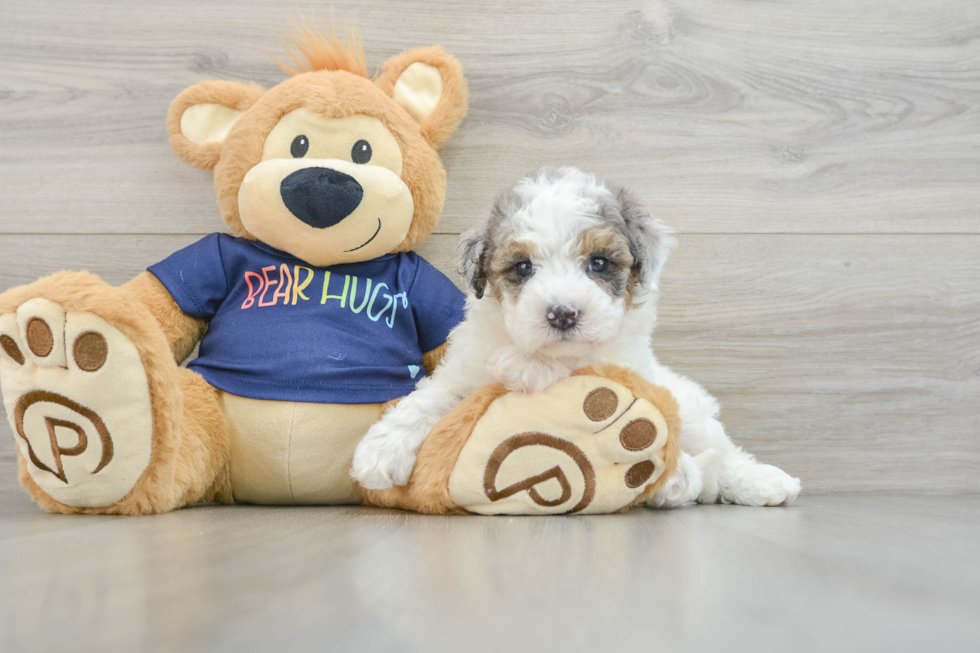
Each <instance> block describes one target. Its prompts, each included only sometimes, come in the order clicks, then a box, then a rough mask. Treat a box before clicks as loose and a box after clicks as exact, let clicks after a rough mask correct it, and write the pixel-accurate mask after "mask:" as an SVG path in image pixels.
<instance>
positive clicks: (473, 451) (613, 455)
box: [449, 375, 670, 515]
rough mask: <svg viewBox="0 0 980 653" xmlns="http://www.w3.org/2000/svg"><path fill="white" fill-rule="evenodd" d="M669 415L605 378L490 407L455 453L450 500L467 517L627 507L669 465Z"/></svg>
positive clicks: (579, 379)
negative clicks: (666, 416)
mask: <svg viewBox="0 0 980 653" xmlns="http://www.w3.org/2000/svg"><path fill="white" fill-rule="evenodd" d="M669 435H670V433H669V427H668V425H667V419H666V418H665V416H664V414H663V413H662V412H661V410H660V409H659V408H657V406H655V405H654V404H653V403H651V402H650V401H648V400H647V399H644V398H641V397H637V396H635V395H634V394H633V392H632V391H631V390H630V389H629V388H627V387H626V386H624V385H622V384H620V383H617V382H615V381H613V380H611V379H608V378H605V377H601V376H591V375H581V376H573V377H570V378H568V379H566V380H564V381H561V382H559V383H556V384H555V385H553V386H551V387H549V388H547V389H546V390H545V391H544V392H543V393H541V394H538V395H527V394H519V393H511V394H508V395H505V396H503V397H501V398H500V399H498V400H497V401H495V402H494V403H493V404H492V405H491V406H490V408H489V409H488V410H487V413H486V415H484V417H483V418H482V419H481V420H480V422H479V423H478V424H477V426H476V428H475V429H474V430H473V434H472V435H471V436H470V438H469V440H468V441H467V443H466V445H465V446H464V447H463V450H462V451H461V452H460V455H459V458H458V459H457V461H456V466H455V467H454V469H453V472H452V475H451V476H450V479H449V495H450V497H451V498H452V500H453V502H454V503H455V504H456V505H459V506H461V507H463V508H465V509H466V510H467V511H469V512H475V513H479V514H484V515H497V514H511V515H512V514H575V513H582V514H589V513H608V512H615V511H617V510H620V509H622V508H625V507H628V506H630V505H632V504H633V503H634V502H636V500H637V499H638V498H639V497H640V496H641V495H643V494H644V493H645V492H646V491H647V489H648V488H650V487H652V486H656V485H657V481H659V480H660V479H661V478H662V477H663V478H664V479H666V478H669V476H664V471H665V470H666V468H667V463H668V460H667V451H666V446H667V442H668V439H669Z"/></svg>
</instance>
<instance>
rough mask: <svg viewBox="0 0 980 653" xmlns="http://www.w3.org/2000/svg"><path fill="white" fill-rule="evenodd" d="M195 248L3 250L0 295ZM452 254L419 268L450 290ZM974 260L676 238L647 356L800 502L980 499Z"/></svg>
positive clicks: (890, 241) (896, 250)
mask: <svg viewBox="0 0 980 653" xmlns="http://www.w3.org/2000/svg"><path fill="white" fill-rule="evenodd" d="M196 238H197V236H81V237H79V236H50V235H45V236H8V237H6V238H4V239H3V241H2V242H0V260H2V261H4V267H3V270H2V274H0V287H9V286H12V285H17V284H21V283H27V282H29V281H31V280H33V279H35V278H37V277H38V276H41V275H44V274H48V273H50V272H54V271H57V270H59V269H63V268H70V269H90V270H92V271H94V272H96V273H98V274H100V275H102V276H103V278H104V279H105V280H106V281H108V282H110V283H122V282H124V281H126V280H127V279H128V278H130V277H132V276H133V275H135V274H136V273H138V272H139V271H140V270H142V269H144V268H145V267H146V266H147V265H150V264H152V263H154V262H156V261H157V260H159V259H161V258H163V257H165V256H166V255H168V254H169V253H171V252H173V251H174V250H176V249H178V248H179V247H182V246H184V245H186V244H188V243H190V242H192V241H193V240H195V239H196ZM454 245H455V237H453V236H448V235H441V236H434V237H432V238H430V239H429V240H428V241H427V242H426V243H424V244H423V246H422V248H421V249H420V252H421V253H422V254H423V256H426V257H427V258H428V259H429V260H430V261H432V262H433V263H434V264H436V265H437V266H439V267H440V268H441V269H442V270H444V271H445V272H447V274H449V275H450V277H452V278H456V277H455V274H454V272H453V269H452V268H453V263H452V256H453V248H454ZM978 252H980V236H969V237H964V236H949V235H934V236H918V235H894V236H865V235H852V236H832V235H824V236H816V235H733V236H719V235H710V234H705V235H682V236H681V237H680V246H679V247H678V249H677V251H676V252H675V254H674V256H673V258H672V259H671V260H669V261H668V263H667V266H666V268H665V271H664V276H663V297H662V299H661V302H660V325H659V327H658V329H657V331H656V334H655V337H654V342H655V350H656V351H657V353H658V355H659V356H660V358H661V360H662V361H663V362H665V363H667V364H669V365H671V366H672V367H674V368H675V369H677V370H678V371H679V372H682V373H684V374H686V375H689V376H691V377H692V378H694V379H696V380H698V381H699V382H701V383H703V384H704V385H705V386H706V387H707V388H708V389H709V390H710V391H711V392H713V393H715V394H716V395H717V396H718V397H719V399H720V400H721V402H722V406H723V413H722V417H723V419H724V421H725V423H726V425H727V426H728V429H729V432H730V433H731V435H733V436H734V437H735V439H736V440H737V441H739V442H740V443H742V444H744V445H745V446H747V447H749V448H750V449H751V450H752V451H754V452H756V453H757V454H758V455H759V456H760V457H762V458H763V459H764V460H767V461H770V462H772V463H773V464H778V465H781V466H784V467H785V468H786V469H788V470H789V471H791V472H792V473H794V474H796V475H798V476H800V477H801V478H803V480H804V484H805V487H806V488H807V491H808V492H816V493H823V492H848V491H850V492H853V491H869V490H887V489H903V488H916V489H920V490H925V491H930V492H951V491H952V492H955V491H977V490H980V481H978V478H980V477H978V475H977V473H976V470H977V469H978V468H980V438H978V437H977V435H978V434H980V410H978V406H977V397H978V396H980V373H978V372H980V284H978V283H977V281H976V280H977V279H978V278H980V255H978ZM0 431H3V432H4V433H0V451H4V450H5V451H7V452H8V455H9V453H12V447H13V444H12V438H10V437H9V436H6V435H5V433H6V432H7V425H6V422H4V423H3V426H0Z"/></svg>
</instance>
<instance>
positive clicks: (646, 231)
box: [615, 187, 677, 288]
mask: <svg viewBox="0 0 980 653" xmlns="http://www.w3.org/2000/svg"><path fill="white" fill-rule="evenodd" d="M615 196H616V201H617V203H618V204H619V211H620V214H621V215H622V216H623V221H624V223H625V229H626V238H627V240H628V241H629V246H630V253H631V254H632V255H633V259H634V261H633V269H632V272H631V276H632V277H634V278H635V279H637V280H639V281H640V282H641V283H642V284H644V285H646V286H649V287H650V288H656V287H657V285H658V284H659V282H660V271H661V270H662V269H663V267H664V262H666V260H667V256H669V255H670V252H671V250H672V249H674V247H676V246H677V239H676V238H674V236H673V233H674V232H673V230H672V229H671V228H670V227H668V226H667V225H665V224H664V223H663V222H661V221H660V220H657V219H656V218H654V217H653V216H652V215H650V212H649V211H647V210H646V209H645V208H643V205H642V204H640V201H639V200H638V199H637V198H636V196H635V195H634V194H633V193H632V192H631V191H630V190H628V189H626V188H622V187H619V188H616V189H615Z"/></svg>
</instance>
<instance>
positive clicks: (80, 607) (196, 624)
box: [0, 492, 980, 653]
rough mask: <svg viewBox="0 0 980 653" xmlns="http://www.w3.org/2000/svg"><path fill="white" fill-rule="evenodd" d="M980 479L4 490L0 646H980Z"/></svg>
mask: <svg viewBox="0 0 980 653" xmlns="http://www.w3.org/2000/svg"><path fill="white" fill-rule="evenodd" d="M977 541H980V495H977V494H969V495H954V496H946V497H935V496H923V495H913V494H900V493H896V494H861V495H849V496H848V495H833V496H810V497H803V498H801V499H800V501H799V503H798V504H797V505H796V506H793V507H790V508H785V509H768V510H764V509H753V508H741V507H732V506H701V507H697V508H683V509H680V510H675V511H663V512H657V511H650V510H643V509H641V510H638V511H634V512H631V513H629V514H627V515H612V516H602V517H572V518H562V517H557V518H553V517H543V518H510V519H508V518H506V517H462V518H455V519H447V518H441V517H422V516H418V515H410V514H407V513H400V512H393V511H382V510H370V509H364V508H260V507H244V506H242V507H235V508H228V507H214V508H191V509H187V510H182V511H179V512H177V513H173V514H169V515H163V516H158V517H147V518H126V517H121V518H120V517H91V518H85V517H62V516H55V515H46V514H41V513H40V512H39V511H38V510H37V509H36V508H35V507H34V506H33V505H32V504H31V503H30V501H29V500H28V499H27V498H26V497H25V496H24V495H22V494H21V493H10V492H5V493H0V570H2V571H0V613H2V614H3V621H2V622H0V631H2V634H0V650H3V651H5V652H9V653H15V652H17V651H41V650H44V651H72V652H73V653H84V652H87V651H93V652H94V651H97V652H99V653H104V652H105V651H181V652H184V653H191V652H194V651H236V652H239V653H247V652H251V651H285V650H297V651H300V650H301V651H380V650H384V651H398V652H400V653H402V652H404V653H408V652H413V651H420V652H432V653H435V652H440V651H567V652H569V653H572V652H576V651H583V652H589V653H593V652H595V651H606V650H609V651H612V650H643V651H674V652H680V651H720V650H721V651H736V652H737V651H742V650H746V651H748V650H751V651H792V652H793V653H806V652H809V651H814V652H819V653H825V652H826V651H835V652H836V651H842V652H843V651H857V652H860V653H868V652H871V651H890V652H893V653H894V652H898V651H937V652H938V651H941V652H942V653H958V652H960V651H965V652H966V651H968V652H971V653H973V652H975V651H977V650H980V621H978V620H977V614H980V567H978V566H977V564H976V552H977Z"/></svg>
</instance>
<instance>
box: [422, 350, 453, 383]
mask: <svg viewBox="0 0 980 653" xmlns="http://www.w3.org/2000/svg"><path fill="white" fill-rule="evenodd" d="M448 347H449V343H448V342H444V343H442V344H441V345H439V346H438V347H436V348H435V349H433V350H432V351H427V352H425V353H423V354H422V366H423V367H424V368H425V371H426V373H428V375H429V376H432V372H433V371H434V370H435V369H436V368H437V367H438V366H439V363H440V362H442V357H443V356H445V355H446V349H447V348H448Z"/></svg>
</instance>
